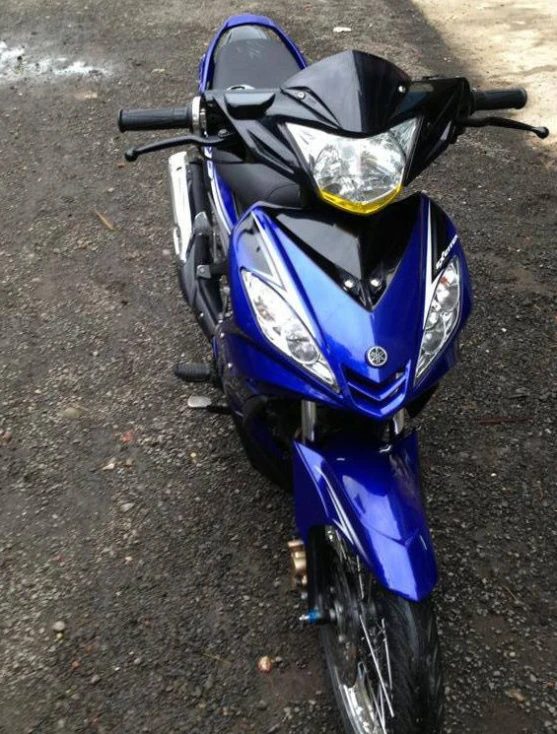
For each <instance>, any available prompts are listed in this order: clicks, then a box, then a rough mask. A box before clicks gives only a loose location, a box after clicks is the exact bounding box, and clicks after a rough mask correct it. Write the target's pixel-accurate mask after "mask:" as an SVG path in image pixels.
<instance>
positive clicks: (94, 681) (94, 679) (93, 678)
mask: <svg viewBox="0 0 557 734" xmlns="http://www.w3.org/2000/svg"><path fill="white" fill-rule="evenodd" d="M100 679H101V676H100V675H97V673H95V674H94V675H92V676H91V677H90V678H89V683H91V685H92V686H94V685H96V684H97V683H98V682H99V681H100Z"/></svg>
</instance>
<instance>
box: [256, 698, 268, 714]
mask: <svg viewBox="0 0 557 734" xmlns="http://www.w3.org/2000/svg"><path fill="white" fill-rule="evenodd" d="M257 708H258V709H259V710H260V711H265V709H266V708H267V701H263V699H262V700H261V701H258V702H257Z"/></svg>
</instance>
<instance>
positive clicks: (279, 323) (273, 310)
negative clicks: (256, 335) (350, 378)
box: [242, 270, 338, 390]
mask: <svg viewBox="0 0 557 734" xmlns="http://www.w3.org/2000/svg"><path fill="white" fill-rule="evenodd" d="M242 279H243V281H244V286H245V289H246V293H247V295H248V298H249V301H250V303H251V306H252V308H253V312H254V314H255V318H256V320H257V323H258V325H259V328H260V329H261V331H262V333H263V335H264V336H265V337H266V338H267V339H268V340H269V341H270V342H271V344H273V345H274V346H275V347H276V348H277V349H278V350H279V351H281V352H282V353H283V354H285V355H286V356H287V357H289V358H290V359H293V360H294V361H295V362H297V363H298V364H300V365H302V366H303V367H304V368H305V369H306V370H308V371H309V372H311V373H312V374H313V375H314V376H315V377H317V378H318V379H320V380H322V381H323V382H325V383H326V384H327V385H328V386H329V387H332V388H333V389H334V390H338V384H337V381H336V378H335V376H334V373H333V371H332V370H331V368H330V366H329V364H328V362H327V360H326V359H325V357H324V356H323V353H322V352H321V350H320V349H319V347H318V346H317V344H316V343H315V340H314V338H313V337H312V335H311V334H310V332H309V330H308V329H307V327H306V326H305V325H304V323H303V322H302V320H301V319H300V317H299V316H298V315H297V314H296V313H295V312H294V311H293V310H292V309H291V308H290V306H289V305H288V304H287V302H286V301H285V300H284V298H283V297H282V296H281V295H279V293H277V291H276V290H275V289H274V288H273V287H272V286H270V285H268V284H267V283H265V282H264V281H263V280H262V279H261V278H258V277H257V276H256V275H254V274H253V273H251V272H250V271H249V270H242Z"/></svg>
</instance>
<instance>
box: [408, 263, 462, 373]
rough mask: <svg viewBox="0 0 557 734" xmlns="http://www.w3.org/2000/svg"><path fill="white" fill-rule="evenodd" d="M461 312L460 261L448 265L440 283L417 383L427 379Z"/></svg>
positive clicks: (417, 371)
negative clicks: (427, 371) (425, 374)
mask: <svg viewBox="0 0 557 734" xmlns="http://www.w3.org/2000/svg"><path fill="white" fill-rule="evenodd" d="M459 312H460V269H459V264H458V259H457V258H454V259H453V260H451V262H450V263H449V264H448V265H447V267H446V268H445V270H444V271H443V273H442V274H441V277H440V278H439V280H438V281H437V287H436V288H435V292H434V294H433V298H432V300H431V305H430V307H429V312H428V314H427V319H426V321H425V324H424V333H423V336H422V344H421V347H420V356H419V357H418V366H417V368H416V378H415V382H418V380H419V379H420V378H421V377H422V376H423V374H424V373H425V371H426V370H427V369H428V367H429V366H430V365H431V363H432V362H433V360H434V359H435V358H436V357H437V355H438V354H439V353H440V352H441V350H442V349H443V347H444V346H445V345H446V343H447V342H448V341H449V338H450V337H451V334H452V333H453V331H454V329H455V327H456V324H457V322H458V316H459Z"/></svg>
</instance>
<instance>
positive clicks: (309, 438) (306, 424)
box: [302, 400, 317, 444]
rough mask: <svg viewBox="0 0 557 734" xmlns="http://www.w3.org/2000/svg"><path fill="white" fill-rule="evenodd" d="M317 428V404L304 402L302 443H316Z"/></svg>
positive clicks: (309, 401)
mask: <svg viewBox="0 0 557 734" xmlns="http://www.w3.org/2000/svg"><path fill="white" fill-rule="evenodd" d="M316 426H317V403H314V402H312V401H311V400H302V441H303V442H304V443H305V444H308V443H313V442H314V441H315V429H316Z"/></svg>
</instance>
